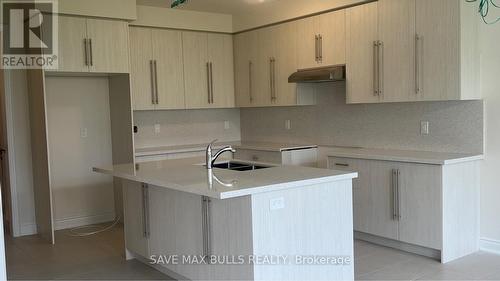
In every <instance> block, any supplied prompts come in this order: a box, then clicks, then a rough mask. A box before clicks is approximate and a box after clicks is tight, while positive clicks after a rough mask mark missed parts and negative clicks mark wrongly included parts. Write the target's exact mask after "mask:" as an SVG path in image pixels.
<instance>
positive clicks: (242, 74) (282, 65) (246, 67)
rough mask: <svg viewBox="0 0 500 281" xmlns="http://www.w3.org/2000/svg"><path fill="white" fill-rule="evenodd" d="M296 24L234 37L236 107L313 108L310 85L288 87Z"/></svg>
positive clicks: (294, 59)
mask: <svg viewBox="0 0 500 281" xmlns="http://www.w3.org/2000/svg"><path fill="white" fill-rule="evenodd" d="M297 26H298V23H297V22H290V23H285V24H280V25H276V26H272V27H267V28H262V29H259V30H254V31H249V32H244V33H240V34H237V35H235V70H236V77H235V83H236V84H235V87H236V89H237V90H236V101H237V106H238V107H266V106H293V105H310V104H314V102H315V99H314V93H313V92H314V90H312V86H310V85H302V87H300V86H298V85H297V84H295V83H288V77H289V76H290V75H291V74H292V73H294V72H295V71H297V59H298V56H297V55H298V49H297V45H296V44H294V43H295V42H297V41H298V40H297V36H298V35H297Z"/></svg>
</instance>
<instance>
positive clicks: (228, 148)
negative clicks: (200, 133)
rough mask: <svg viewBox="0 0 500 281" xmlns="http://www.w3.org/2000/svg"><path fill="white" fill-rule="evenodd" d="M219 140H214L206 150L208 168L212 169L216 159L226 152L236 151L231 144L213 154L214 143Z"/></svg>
mask: <svg viewBox="0 0 500 281" xmlns="http://www.w3.org/2000/svg"><path fill="white" fill-rule="evenodd" d="M217 141H218V140H214V141H212V142H211V143H210V144H209V145H208V146H207V151H206V157H207V163H206V167H207V169H209V170H211V169H212V168H213V165H214V162H215V160H217V158H218V157H219V156H220V155H221V154H222V153H224V152H227V151H230V152H232V153H235V152H236V150H235V149H234V148H233V147H231V146H230V145H228V146H225V147H223V148H222V149H221V150H219V151H217V152H216V153H215V155H213V156H212V149H213V148H212V145H213V144H214V143H215V142H217Z"/></svg>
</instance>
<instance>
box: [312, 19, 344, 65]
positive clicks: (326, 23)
mask: <svg viewBox="0 0 500 281" xmlns="http://www.w3.org/2000/svg"><path fill="white" fill-rule="evenodd" d="M318 27H319V34H320V35H321V42H320V44H321V56H322V57H321V58H320V65H321V66H329V65H337V64H345V59H346V58H345V47H346V41H345V40H346V35H345V10H340V11H336V12H332V13H327V14H323V15H320V16H318Z"/></svg>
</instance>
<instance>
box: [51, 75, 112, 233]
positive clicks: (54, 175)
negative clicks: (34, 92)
mask: <svg viewBox="0 0 500 281" xmlns="http://www.w3.org/2000/svg"><path fill="white" fill-rule="evenodd" d="M46 93H47V122H48V138H49V153H50V171H51V186H52V194H53V211H54V221H55V228H56V229H62V228H68V227H74V226H80V225H87V224H91V223H96V222H104V221H110V220H113V219H114V192H113V181H112V179H111V178H110V177H108V176H105V175H100V174H96V173H94V172H92V167H94V166H108V165H112V164H113V162H112V146H111V121H110V113H109V110H110V107H109V85H108V78H107V77H47V78H46ZM85 129H86V130H87V131H86V136H85V132H82V131H83V130H85Z"/></svg>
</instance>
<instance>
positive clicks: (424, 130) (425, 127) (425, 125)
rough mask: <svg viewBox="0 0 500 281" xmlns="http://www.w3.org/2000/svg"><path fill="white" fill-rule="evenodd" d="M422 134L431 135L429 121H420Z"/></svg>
mask: <svg viewBox="0 0 500 281" xmlns="http://www.w3.org/2000/svg"><path fill="white" fill-rule="evenodd" d="M420 134H421V135H423V136H427V135H429V121H422V122H420Z"/></svg>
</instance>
